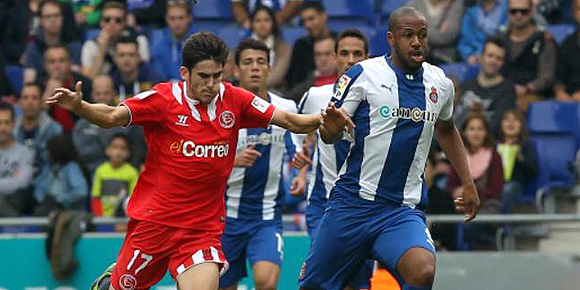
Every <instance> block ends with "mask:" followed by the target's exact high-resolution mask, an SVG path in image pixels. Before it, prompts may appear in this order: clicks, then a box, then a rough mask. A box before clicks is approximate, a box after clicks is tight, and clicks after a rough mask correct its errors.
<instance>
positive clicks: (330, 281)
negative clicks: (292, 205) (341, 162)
mask: <svg viewBox="0 0 580 290" xmlns="http://www.w3.org/2000/svg"><path fill="white" fill-rule="evenodd" d="M341 212H344V209H337V208H332V207H329V208H328V209H327V210H326V212H325V214H324V217H323V218H322V221H321V223H320V225H319V227H318V230H317V231H316V234H315V236H314V242H313V244H312V247H311V248H310V252H309V254H308V257H307V258H306V261H305V262H304V264H303V265H302V271H301V274H300V286H301V287H304V288H313V289H319V288H322V289H342V288H343V287H345V286H346V283H347V282H348V281H349V280H351V278H352V277H353V276H354V275H355V273H356V271H357V270H358V269H360V268H361V267H362V265H363V264H364V262H365V260H366V258H367V257H368V256H369V254H370V253H369V249H370V246H371V243H370V242H369V236H368V232H367V231H366V229H365V228H366V226H365V225H366V220H364V219H357V218H352V215H344V214H342V213H341Z"/></svg>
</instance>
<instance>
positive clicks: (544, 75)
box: [502, 0, 556, 111]
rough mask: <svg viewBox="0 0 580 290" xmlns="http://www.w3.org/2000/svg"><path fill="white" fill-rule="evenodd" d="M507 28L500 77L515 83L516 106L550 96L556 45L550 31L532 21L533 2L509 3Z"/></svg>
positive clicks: (523, 0) (522, 106)
mask: <svg viewBox="0 0 580 290" xmlns="http://www.w3.org/2000/svg"><path fill="white" fill-rule="evenodd" d="M508 12H509V27H508V29H507V31H505V32H504V33H502V37H503V38H504V39H505V41H506V42H507V48H508V49H507V52H506V58H505V65H504V67H503V71H502V72H503V75H504V76H506V77H507V78H508V79H510V80H511V81H512V82H513V83H515V85H514V88H515V91H516V96H517V103H518V107H519V108H520V109H521V110H524V111H525V110H526V109H527V106H528V104H529V103H530V102H533V101H536V100H538V99H540V98H541V97H542V96H547V95H549V94H550V88H551V86H552V83H553V81H554V75H555V72H556V45H555V44H554V41H553V39H552V36H551V35H550V33H549V32H547V31H545V29H544V28H543V27H542V26H539V25H537V24H536V22H535V21H534V19H533V18H534V14H535V13H534V9H533V4H532V0H510V1H509V7H508Z"/></svg>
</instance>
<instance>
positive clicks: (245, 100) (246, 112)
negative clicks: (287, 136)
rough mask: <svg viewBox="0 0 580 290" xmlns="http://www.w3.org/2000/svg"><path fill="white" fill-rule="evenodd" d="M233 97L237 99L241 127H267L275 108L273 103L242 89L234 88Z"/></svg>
mask: <svg viewBox="0 0 580 290" xmlns="http://www.w3.org/2000/svg"><path fill="white" fill-rule="evenodd" d="M235 98H236V100H239V103H238V104H239V105H240V113H241V117H242V122H241V127H242V128H265V127H268V125H269V124H270V121H272V116H273V115H274V109H275V108H276V107H274V105H272V104H270V103H268V102H267V101H265V100H264V99H262V98H260V97H258V96H256V95H254V94H252V93H251V92H249V91H246V90H243V89H236V90H235Z"/></svg>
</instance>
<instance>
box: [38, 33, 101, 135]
mask: <svg viewBox="0 0 580 290" xmlns="http://www.w3.org/2000/svg"><path fill="white" fill-rule="evenodd" d="M44 68H45V71H46V75H41V76H40V78H39V83H40V85H41V86H43V87H44V93H43V98H42V99H43V100H46V99H47V98H49V97H50V96H52V95H53V94H54V92H55V89H56V88H60V87H65V88H67V89H70V90H74V91H76V90H77V88H76V85H77V83H78V82H82V85H81V91H82V93H83V99H84V100H86V101H91V91H90V89H91V80H89V79H87V78H86V77H84V76H83V75H81V74H79V73H77V72H75V71H73V70H72V66H71V59H70V55H69V53H68V50H67V48H66V46H64V45H62V44H59V45H54V46H50V47H48V48H47V49H46V51H45V53H44ZM49 114H50V116H51V117H52V118H53V119H55V120H56V121H57V122H58V123H60V125H61V126H62V128H63V130H64V132H65V133H70V132H71V131H72V129H73V127H74V124H75V122H76V121H77V120H78V118H79V117H78V116H77V115H75V114H73V113H71V112H70V111H68V110H66V109H64V108H62V107H61V106H59V105H57V104H54V105H51V106H50V107H49Z"/></svg>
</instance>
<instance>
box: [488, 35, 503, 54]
mask: <svg viewBox="0 0 580 290" xmlns="http://www.w3.org/2000/svg"><path fill="white" fill-rule="evenodd" d="M488 43H493V44H494V45H496V46H497V47H499V48H501V49H503V51H506V50H507V43H506V41H505V40H504V39H503V38H501V37H499V36H491V37H489V38H488V39H487V40H485V42H484V43H483V50H484V51H485V47H486V46H487V44H488Z"/></svg>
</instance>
